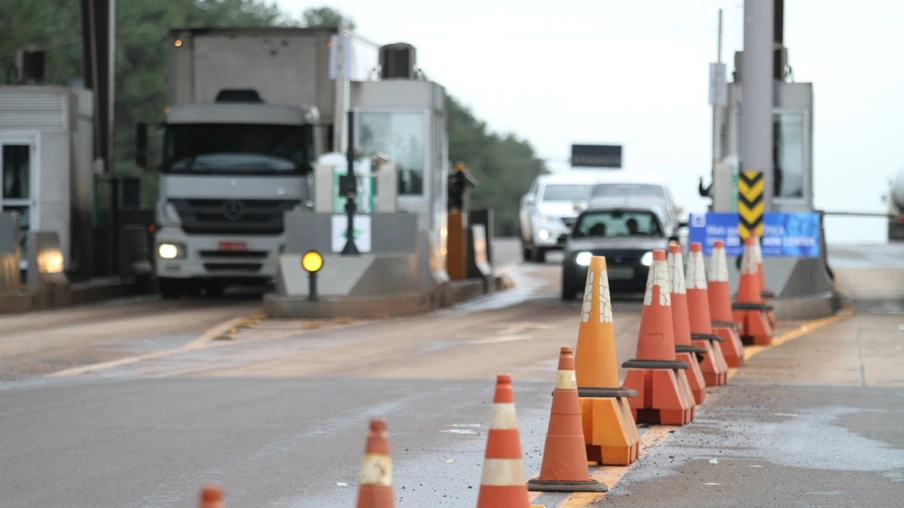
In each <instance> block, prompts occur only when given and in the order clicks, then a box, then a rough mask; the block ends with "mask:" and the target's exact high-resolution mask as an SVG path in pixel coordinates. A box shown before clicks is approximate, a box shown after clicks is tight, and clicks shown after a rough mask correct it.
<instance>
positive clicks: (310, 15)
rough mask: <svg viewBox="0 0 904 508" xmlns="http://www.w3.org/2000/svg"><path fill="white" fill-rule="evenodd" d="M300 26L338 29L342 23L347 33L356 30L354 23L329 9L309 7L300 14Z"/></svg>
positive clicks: (334, 10)
mask: <svg viewBox="0 0 904 508" xmlns="http://www.w3.org/2000/svg"><path fill="white" fill-rule="evenodd" d="M301 19H302V26H305V27H307V28H339V23H340V22H342V21H344V22H345V27H346V28H347V29H348V30H349V31H354V30H355V28H356V25H355V22H354V21H353V20H352V19H351V18H347V17H346V16H345V15H344V14H342V13H340V12H339V11H337V10H336V9H333V8H331V7H311V8H310V9H305V11H304V12H303V13H301Z"/></svg>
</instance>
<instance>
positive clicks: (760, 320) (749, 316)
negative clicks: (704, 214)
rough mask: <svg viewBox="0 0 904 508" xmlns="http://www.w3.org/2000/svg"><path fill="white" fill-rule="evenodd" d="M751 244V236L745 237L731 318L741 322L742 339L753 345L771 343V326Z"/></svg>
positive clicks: (752, 241) (752, 242)
mask: <svg viewBox="0 0 904 508" xmlns="http://www.w3.org/2000/svg"><path fill="white" fill-rule="evenodd" d="M753 245H754V239H753V236H749V237H747V240H746V241H745V242H744V254H743V256H742V258H741V280H740V282H738V297H737V299H736V301H735V303H734V304H733V305H732V306H731V308H732V311H733V320H734V321H736V322H738V323H741V337H742V338H743V339H747V340H749V341H750V342H752V343H753V344H755V345H769V344H771V343H772V327H771V326H769V320H768V318H766V310H767V306H766V304H765V303H763V296H762V294H763V293H762V290H761V289H760V279H759V276H758V275H757V269H756V259H755V257H754V252H753Z"/></svg>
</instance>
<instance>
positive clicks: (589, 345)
mask: <svg viewBox="0 0 904 508" xmlns="http://www.w3.org/2000/svg"><path fill="white" fill-rule="evenodd" d="M574 362H575V375H576V377H577V382H578V397H580V400H581V420H582V421H583V427H584V443H585V444H586V447H587V459H588V460H590V461H593V462H596V463H598V464H599V465H604V466H627V465H629V464H631V463H633V462H634V461H636V460H637V457H638V454H639V452H640V444H639V443H640V434H639V433H638V432H637V424H636V423H634V415H633V414H632V413H631V407H630V406H629V405H628V399H629V398H631V397H636V396H637V392H636V391H634V390H629V389H627V388H624V387H622V386H620V385H619V383H618V360H617V359H616V357H615V328H614V325H613V322H612V299H611V297H610V295H609V275H608V271H607V269H606V258H605V257H603V256H593V257H592V258H590V266H588V267H587V284H586V286H585V287H584V305H583V307H582V308H581V324H580V327H579V328H578V343H577V347H576V348H575V351H574Z"/></svg>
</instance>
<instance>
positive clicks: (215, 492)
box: [198, 485, 226, 508]
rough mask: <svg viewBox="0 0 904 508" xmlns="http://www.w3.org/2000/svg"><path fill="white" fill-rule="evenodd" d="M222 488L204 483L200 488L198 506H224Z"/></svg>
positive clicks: (207, 507) (220, 507) (200, 507)
mask: <svg viewBox="0 0 904 508" xmlns="http://www.w3.org/2000/svg"><path fill="white" fill-rule="evenodd" d="M225 507H226V505H225V504H223V489H221V488H220V487H218V486H216V485H205V486H204V487H202V488H201V502H200V503H198V508H225Z"/></svg>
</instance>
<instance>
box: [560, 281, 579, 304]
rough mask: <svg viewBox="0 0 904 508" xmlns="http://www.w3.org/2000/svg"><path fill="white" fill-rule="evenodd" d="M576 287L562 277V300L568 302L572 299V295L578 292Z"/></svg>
mask: <svg viewBox="0 0 904 508" xmlns="http://www.w3.org/2000/svg"><path fill="white" fill-rule="evenodd" d="M578 289H579V288H578V287H577V286H575V285H574V284H573V283H570V282H569V281H568V280H567V279H565V277H562V300H565V301H566V302H570V301H572V300H574V295H576V294H577V292H578Z"/></svg>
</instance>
